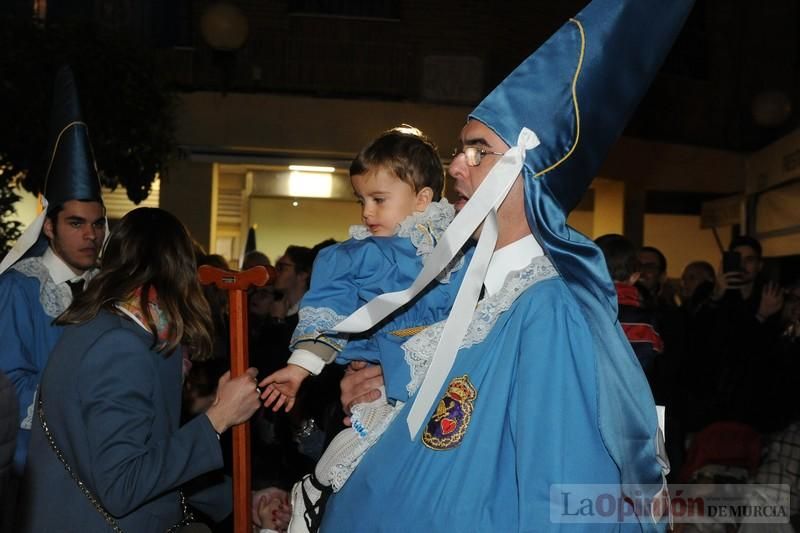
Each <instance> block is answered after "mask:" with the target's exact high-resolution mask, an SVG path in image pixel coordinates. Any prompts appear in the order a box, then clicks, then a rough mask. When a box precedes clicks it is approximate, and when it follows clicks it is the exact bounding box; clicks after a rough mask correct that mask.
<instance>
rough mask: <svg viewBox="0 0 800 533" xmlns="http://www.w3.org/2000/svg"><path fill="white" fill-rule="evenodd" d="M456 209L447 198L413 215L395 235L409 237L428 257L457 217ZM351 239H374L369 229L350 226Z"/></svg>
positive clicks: (420, 251)
mask: <svg viewBox="0 0 800 533" xmlns="http://www.w3.org/2000/svg"><path fill="white" fill-rule="evenodd" d="M455 213H456V211H455V208H453V205H452V204H451V203H450V202H448V201H447V200H446V199H445V198H442V199H441V200H440V201H438V202H431V203H430V204H428V207H426V208H425V211H423V212H422V213H412V214H411V215H409V216H407V217H406V218H405V219H403V221H402V222H401V223H400V224H399V225H398V226H397V231H396V232H395V235H397V236H398V237H408V238H409V239H411V242H412V243H414V246H415V247H416V248H417V250H418V254H419V255H427V254H429V253H430V252H431V251H432V250H433V247H434V246H436V243H437V242H438V241H439V237H440V236H441V235H442V233H444V231H445V230H446V229H447V226H449V225H450V222H452V221H453V217H454V216H455ZM350 237H351V238H353V239H356V240H362V239H366V238H367V237H372V234H371V233H370V232H369V229H368V228H367V227H366V226H364V225H363V224H359V225H355V226H350Z"/></svg>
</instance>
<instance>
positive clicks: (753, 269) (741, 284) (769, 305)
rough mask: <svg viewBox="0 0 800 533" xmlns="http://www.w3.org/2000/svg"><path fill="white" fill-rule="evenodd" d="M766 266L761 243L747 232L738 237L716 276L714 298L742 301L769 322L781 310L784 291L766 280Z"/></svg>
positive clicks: (759, 317)
mask: <svg viewBox="0 0 800 533" xmlns="http://www.w3.org/2000/svg"><path fill="white" fill-rule="evenodd" d="M763 267H764V261H763V259H762V250H761V243H760V242H758V240H757V239H755V238H753V237H750V236H747V235H740V236H737V237H734V238H733V240H732V241H731V244H730V246H729V247H728V251H727V252H724V253H723V256H722V272H721V273H720V275H719V276H717V278H716V282H715V285H714V291H713V293H712V295H711V298H712V300H714V301H715V302H722V301H723V300H724V299H734V300H737V301H741V302H743V303H744V305H745V307H746V308H747V310H748V311H749V313H751V314H752V315H753V316H754V317H755V319H756V320H758V321H759V322H761V323H763V322H765V321H766V320H767V319H768V318H769V317H771V316H772V315H774V314H775V313H777V312H778V311H780V309H781V307H782V306H783V293H782V291H781V288H780V286H779V285H778V284H777V283H774V282H772V281H768V282H766V283H765V282H764V280H763V279H762V277H761V271H762V269H763ZM726 296H727V297H726Z"/></svg>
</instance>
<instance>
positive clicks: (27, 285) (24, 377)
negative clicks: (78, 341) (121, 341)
mask: <svg viewBox="0 0 800 533" xmlns="http://www.w3.org/2000/svg"><path fill="white" fill-rule="evenodd" d="M40 288H41V284H40V283H39V280H38V279H37V278H34V277H29V276H26V275H24V274H22V273H20V272H18V271H16V270H14V269H13V268H12V269H9V270H7V271H6V272H4V273H3V274H2V275H0V309H2V310H3V311H2V313H0V339H2V341H0V342H2V347H1V348H0V370H2V371H3V372H5V373H6V375H7V376H8V377H9V379H10V380H11V382H12V383H14V386H15V388H16V391H17V403H18V404H19V420H20V422H22V421H23V420H26V419H27V418H29V417H30V419H31V420H32V414H33V413H32V411H31V412H29V408H30V406H31V404H32V403H33V397H34V393H35V392H36V387H37V386H38V385H39V380H40V379H41V375H42V371H43V370H44V367H45V365H46V364H47V359H48V356H49V355H50V352H51V351H52V349H53V347H54V346H55V345H56V342H58V339H59V338H60V337H61V333H62V328H61V327H60V326H56V325H54V324H53V317H51V316H48V315H47V314H45V312H44V309H43V308H42V304H41V303H40V302H39V292H40ZM29 440H30V430H29V429H20V431H19V433H18V434H17V447H16V450H15V452H14V465H13V468H14V471H16V472H17V473H18V474H20V475H21V474H22V471H23V469H24V467H25V458H26V455H27V450H28V441H29Z"/></svg>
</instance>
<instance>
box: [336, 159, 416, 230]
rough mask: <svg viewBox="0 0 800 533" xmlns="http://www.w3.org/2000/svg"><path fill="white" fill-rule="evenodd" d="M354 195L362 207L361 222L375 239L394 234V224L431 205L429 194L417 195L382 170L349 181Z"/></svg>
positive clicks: (412, 189)
mask: <svg viewBox="0 0 800 533" xmlns="http://www.w3.org/2000/svg"><path fill="white" fill-rule="evenodd" d="M350 181H351V183H352V184H353V192H354V193H355V195H356V198H358V202H359V203H360V204H361V219H362V220H363V221H364V225H365V226H367V228H369V231H370V233H372V234H373V235H375V236H378V237H387V236H389V235H394V232H395V230H396V228H397V225H398V224H400V222H402V221H403V219H405V218H406V217H407V216H409V215H410V214H412V213H414V212H415V211H417V212H420V211H424V210H425V208H426V207H427V206H428V204H430V203H431V197H432V191H431V189H430V188H429V187H424V188H423V189H422V190H420V191H419V192H414V188H413V187H412V186H411V185H409V184H408V183H406V182H404V181H403V180H401V179H399V178H397V177H396V176H395V175H394V174H392V173H391V172H389V171H388V170H387V169H385V168H383V167H378V168H377V169H375V170H372V171H369V172H366V173H364V174H357V175H355V176H352V177H351V178H350Z"/></svg>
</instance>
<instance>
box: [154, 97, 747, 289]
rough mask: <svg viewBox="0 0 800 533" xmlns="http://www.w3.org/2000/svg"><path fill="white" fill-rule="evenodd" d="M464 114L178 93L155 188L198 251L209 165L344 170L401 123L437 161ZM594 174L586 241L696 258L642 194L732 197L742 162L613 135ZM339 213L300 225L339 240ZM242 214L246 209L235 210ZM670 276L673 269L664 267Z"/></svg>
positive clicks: (253, 218) (687, 233)
mask: <svg viewBox="0 0 800 533" xmlns="http://www.w3.org/2000/svg"><path fill="white" fill-rule="evenodd" d="M470 110H471V109H470V108H467V107H464V106H443V105H433V104H421V103H410V102H382V101H368V100H345V99H334V98H314V97H309V96H289V95H277V94H273V95H268V94H228V95H222V94H220V93H212V92H197V93H191V94H186V95H184V96H183V98H182V104H181V108H180V113H179V128H178V140H179V143H180V144H181V145H182V146H183V147H184V149H185V150H186V151H187V153H188V154H189V157H188V161H185V162H183V163H181V164H180V165H179V166H177V167H175V168H173V169H170V174H169V183H164V184H162V191H161V196H162V206H163V207H165V208H167V209H170V210H172V211H174V212H175V213H176V214H177V215H178V216H179V217H181V218H182V219H183V220H184V222H185V223H186V224H187V225H188V226H189V227H190V229H191V230H192V232H193V234H194V235H195V236H196V237H197V238H198V240H199V241H200V242H202V243H204V244H206V245H208V244H210V243H212V242H213V239H212V236H211V234H212V231H213V228H215V227H217V223H216V220H215V216H214V215H213V213H212V209H211V205H210V204H211V203H212V202H211V196H212V194H213V191H212V190H211V189H213V187H212V185H213V179H212V171H211V169H212V163H213V162H214V161H223V162H226V163H236V164H240V165H244V166H245V167H246V166H247V165H248V164H252V165H258V164H269V163H270V162H272V163H273V164H274V163H278V164H283V165H286V164H288V162H289V161H296V162H303V161H304V160H314V161H326V160H327V161H330V162H332V164H333V165H335V166H336V167H337V168H346V167H347V165H348V162H349V160H350V158H352V156H353V155H354V154H355V153H356V152H357V151H358V150H359V149H360V148H361V147H362V146H363V145H364V144H366V143H367V142H369V141H370V140H371V139H372V138H373V137H374V136H375V135H376V134H378V133H380V132H381V131H383V130H385V129H388V128H390V127H392V126H395V125H398V124H401V123H409V124H412V125H414V126H417V127H419V128H420V129H422V130H423V131H425V132H426V133H427V134H428V135H429V136H430V137H431V138H432V139H433V140H434V141H435V142H436V143H437V144H438V145H439V148H440V152H441V153H442V154H443V155H445V157H446V158H447V155H449V152H450V150H451V147H452V146H454V145H455V144H456V139H457V136H458V132H459V131H460V128H461V127H462V126H463V124H464V120H465V117H466V116H467V114H468V112H469V111H470ZM599 175H600V176H601V177H602V178H601V179H600V180H596V184H595V191H594V192H595V202H594V209H593V211H589V212H585V211H584V212H576V213H575V214H573V215H572V216H571V218H570V221H571V222H574V223H575V225H576V227H577V228H578V229H579V230H580V231H582V232H583V233H586V234H587V235H589V236H590V237H592V238H594V237H596V236H598V235H600V234H602V233H610V232H614V233H621V232H622V233H625V234H627V235H629V236H630V235H634V236H635V235H638V239H635V240H638V241H640V242H642V243H643V244H648V245H655V246H658V247H660V248H661V247H665V248H668V249H670V250H678V249H681V247H682V246H684V244H685V243H686V242H688V241H690V240H691V241H692V242H694V243H698V246H701V247H702V250H697V249H694V248H692V249H688V248H687V249H686V250H685V255H686V257H690V256H691V259H694V258H695V257H694V256H697V257H696V258H704V257H711V256H712V254H714V253H716V252H715V250H716V245H713V246H712V245H711V244H713V242H712V243H711V244H709V241H708V240H707V239H699V240H698V239H697V238H696V236H697V232H699V231H700V228H699V222H698V223H697V224H696V227H695V225H694V222H691V223H690V222H687V221H682V222H681V223H680V224H678V225H677V226H675V227H674V228H675V229H676V230H677V229H678V228H679V231H672V232H664V231H662V229H664V228H663V227H662V226H661V225H662V224H663V223H664V220H662V219H659V218H658V217H655V218H653V217H651V216H649V215H646V214H645V209H644V195H645V193H646V192H647V191H649V190H656V191H683V192H713V193H719V194H727V193H733V192H741V191H743V190H744V156H741V155H739V154H734V153H730V152H725V151H721V150H709V149H703V148H696V147H689V146H680V145H668V144H663V143H655V142H649V141H641V140H636V139H629V138H623V139H621V140H620V141H619V142H618V143H617V144H616V145H615V146H614V148H613V150H612V152H611V154H610V155H609V157H608V159H607V161H606V162H605V164H604V165H603V167H602V169H601V171H600V174H599ZM187 191H188V192H187ZM315 202H317V201H315ZM321 202H324V201H321ZM267 205H268V204H267V203H264V201H262V200H261V199H257V200H256V199H252V200H251V203H250V205H249V207H250V209H251V213H250V214H249V223H251V224H252V223H258V226H259V229H258V230H257V232H258V234H259V235H262V234H263V235H264V239H265V240H266V241H272V240H275V239H274V237H268V236H267V233H266V232H270V234H272V235H275V232H273V231H272V230H270V229H269V228H268V227H265V225H267V224H278V223H279V222H280V221H279V220H274V219H272V218H270V219H269V220H266V219H265V220H260V219H259V217H261V216H262V215H260V214H258V213H257V211H261V210H262V208H263V209H264V210H265V212H266V211H270V210H272V211H275V208H274V207H269V208H267V207H266V206H267ZM275 205H283V204H281V202H278V203H277V204H275ZM320 205H324V204H320ZM632 206H633V207H632ZM341 207H342V211H337V213H338V214H337V215H333V214H332V212H329V211H327V210H326V211H324V212H323V211H321V210H316V209H312V210H309V212H308V213H306V214H305V215H304V216H303V217H302V224H300V226H303V225H308V227H309V228H312V227H313V228H320V227H326V226H327V227H331V221H332V220H335V221H336V223H335V231H336V232H340V233H337V235H341V236H344V235H345V234H344V233H341V232H344V231H346V227H347V226H348V225H349V224H350V221H349V219H348V217H349V216H350V215H349V214H347V213H348V211H349V210H351V207H350V206H341ZM246 209H247V206H245V207H243V210H246ZM295 212H296V211H291V210H290V211H289V213H295ZM287 216H288V215H287ZM292 216H293V215H292ZM339 221H342V222H341V224H340V223H339ZM355 221H357V217H356V218H355ZM292 225H293V226H294V227H295V230H293V233H292V237H291V239H287V240H286V241H285V242H286V243H287V244H290V243H295V244H313V243H316V242H318V241H319V240H322V238H326V237H328V236H334V237H335V238H336V235H327V234H326V235H324V236H322V234H321V233H319V234H318V232H317V230H316V229H315V230H309V233H308V234H307V235H303V234H302V229H300V228H299V227H298V226H297V224H294V223H293V224H292ZM298 231H300V232H301V233H297V232H298ZM320 237H321V238H320ZM290 240H291V241H292V242H289V241H290ZM279 242H280V244H279V245H277V248H276V249H275V252H278V253H280V252H282V250H280V248H281V247H284V242H283V241H279ZM259 246H261V245H260V244H259ZM269 246H272V245H271V244H270V245H269ZM284 248H285V247H284ZM670 253H673V254H675V257H674V258H671V261H670V262H671V263H674V264H675V265H676V267H677V265H680V264H683V263H684V262H685V261H688V260H689V259H684V256H682V255H681V254H680V253H679V252H677V251H675V252H670ZM273 254H274V252H273ZM670 274H673V275H679V272H677V273H674V272H672V269H671V272H670Z"/></svg>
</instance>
